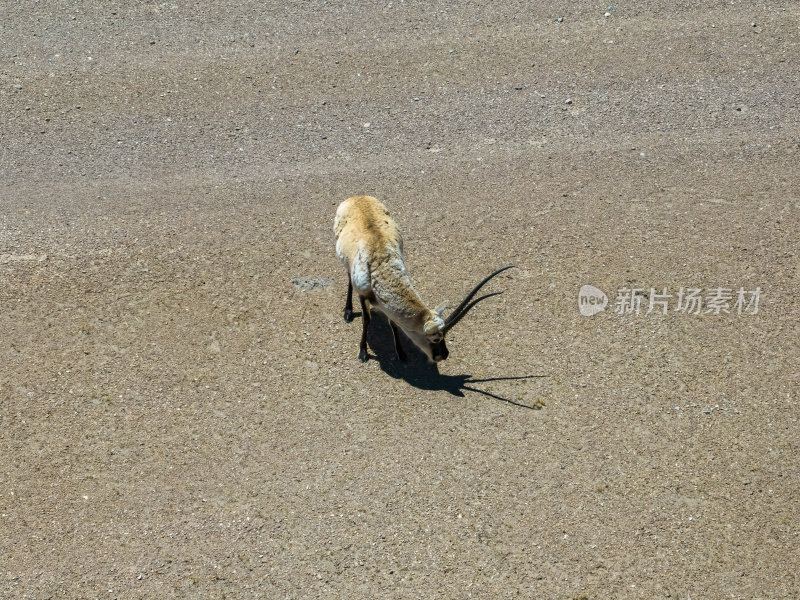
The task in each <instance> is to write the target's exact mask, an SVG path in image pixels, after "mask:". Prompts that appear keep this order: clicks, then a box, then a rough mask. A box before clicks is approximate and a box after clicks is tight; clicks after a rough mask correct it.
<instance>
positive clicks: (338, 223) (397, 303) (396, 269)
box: [333, 196, 514, 362]
mask: <svg viewBox="0 0 800 600" xmlns="http://www.w3.org/2000/svg"><path fill="white" fill-rule="evenodd" d="M333 230H334V233H335V235H336V254H337V256H338V257H339V260H341V261H342V263H343V264H344V267H345V268H346V269H347V275H348V281H347V300H346V302H345V307H344V320H345V321H346V322H348V323H349V322H351V321H352V320H353V317H354V316H355V315H354V314H353V288H355V289H356V292H357V293H358V299H359V300H360V302H361V319H362V325H363V326H362V330H361V346H360V352H359V354H358V358H359V359H360V360H361V362H366V361H367V358H368V355H367V329H368V328H369V323H370V320H371V319H370V310H371V309H377V310H379V311H380V312H382V313H383V314H384V315H386V317H387V319H388V320H389V326H390V327H391V329H392V336H393V338H394V349H395V353H396V354H397V358H398V360H400V361H402V362H405V361H406V355H405V353H404V351H403V349H402V348H401V346H400V339H399V336H398V332H397V328H398V326H399V327H400V329H402V330H403V332H404V333H405V334H406V336H408V338H409V339H410V340H411V341H412V342H413V343H414V344H415V345H416V346H417V347H418V348H419V349H420V350H422V351H423V352H424V353H425V355H426V356H427V357H428V359H430V360H433V361H435V362H439V361H442V360H445V359H446V358H447V357H448V356H449V355H450V352H449V351H448V350H447V345H446V344H445V339H444V338H445V335H446V334H447V332H448V331H449V330H450V329H452V328H453V326H455V324H456V323H458V322H459V321H460V320H461V319H463V318H464V315H466V314H467V313H468V312H469V311H470V310H471V309H472V308H473V307H474V306H475V305H476V304H477V303H478V302H480V301H481V300H485V299H486V298H489V297H491V296H496V295H498V294H502V293H503V292H492V293H491V294H485V295H483V296H481V297H480V298H478V299H477V300H472V298H473V297H474V296H475V294H477V293H478V290H480V289H481V288H482V287H483V286H484V284H486V282H488V281H489V280H490V279H491V278H492V277H494V276H496V275H497V274H499V273H502V272H503V271H505V270H506V269H511V268H512V267H513V266H514V265H508V266H507V267H503V268H502V269H498V270H497V271H495V272H494V273H492V274H491V275H489V276H488V277H486V279H484V280H483V281H481V282H480V283H479V284H478V285H476V286H475V287H474V288H473V290H472V291H471V292H470V293H469V294H467V296H466V298H464V300H463V301H462V302H461V304H459V305H458V307H456V309H455V310H454V311H453V312H451V313H450V314H449V315H448V316H447V318H443V317H442V314H443V313H444V310H445V308H446V307H447V303H446V302H445V303H443V304H441V305H439V306H438V307H436V308H434V309H433V310H431V309H430V308H428V307H427V306H426V305H425V304H424V303H423V302H422V299H421V298H420V297H419V294H417V292H416V291H415V290H414V288H413V287H412V286H411V281H410V280H409V278H408V275H407V274H406V267H405V263H404V262H403V238H402V235H401V234H400V230H399V229H398V227H397V224H396V223H395V222H394V220H393V219H392V218H391V217H390V216H389V211H388V210H387V209H386V207H385V206H384V205H383V204H382V203H381V202H380V201H378V200H377V199H376V198H373V197H372V196H353V197H352V198H348V199H347V200H345V201H344V202H342V203H341V204H340V205H339V208H338V209H337V210H336V219H335V220H334V224H333Z"/></svg>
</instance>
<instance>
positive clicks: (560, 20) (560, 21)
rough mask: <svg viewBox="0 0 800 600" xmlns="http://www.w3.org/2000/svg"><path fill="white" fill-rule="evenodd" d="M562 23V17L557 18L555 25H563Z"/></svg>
mask: <svg viewBox="0 0 800 600" xmlns="http://www.w3.org/2000/svg"><path fill="white" fill-rule="evenodd" d="M563 22H564V17H558V18H557V19H556V23H563Z"/></svg>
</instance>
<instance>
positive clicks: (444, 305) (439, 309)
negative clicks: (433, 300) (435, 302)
mask: <svg viewBox="0 0 800 600" xmlns="http://www.w3.org/2000/svg"><path fill="white" fill-rule="evenodd" d="M446 308H447V300H445V301H444V302H442V303H441V304H440V305H439V306H437V307H436V308H434V309H433V312H435V313H436V316H437V317H441V316H442V313H443V312H444V311H445V309H446Z"/></svg>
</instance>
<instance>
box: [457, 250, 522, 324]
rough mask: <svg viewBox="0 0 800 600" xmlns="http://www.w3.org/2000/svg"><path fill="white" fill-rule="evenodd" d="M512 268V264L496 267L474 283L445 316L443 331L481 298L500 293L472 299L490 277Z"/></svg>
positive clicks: (497, 293)
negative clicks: (492, 271) (481, 279)
mask: <svg viewBox="0 0 800 600" xmlns="http://www.w3.org/2000/svg"><path fill="white" fill-rule="evenodd" d="M513 268H514V265H508V266H507V267H503V268H502V269H498V270H497V271H495V272H494V273H492V274H491V275H489V276H488V277H487V278H486V279H484V280H483V281H481V282H480V283H479V284H478V285H476V286H475V287H474V288H473V290H472V291H471V292H470V293H469V294H467V297H466V298H464V301H463V302H462V303H461V304H459V305H458V306H457V307H456V309H455V310H454V311H453V312H451V313H450V314H449V315H448V316H447V318H446V319H445V321H444V328H443V331H445V332H446V331H448V330H449V329H450V328H451V327H453V326H454V325H455V324H456V323H458V322H459V321H460V320H461V319H462V318H463V317H464V315H466V314H467V313H468V312H469V311H470V310H471V309H472V307H473V306H475V305H476V304H477V303H478V302H480V301H481V300H486V298H491V297H492V296H497V295H499V294H502V293H503V292H492V293H491V294H486V295H484V296H481V297H480V298H478V299H477V300H472V299H473V298H474V297H475V294H477V293H478V291H479V290H480V289H481V288H482V287H483V286H484V285H486V283H487V282H488V281H489V280H490V279H491V278H492V277H494V276H495V275H499V274H500V273H502V272H503V271H505V270H506V269H513ZM470 300H472V302H470Z"/></svg>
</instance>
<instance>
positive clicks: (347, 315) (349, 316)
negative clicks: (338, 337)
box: [344, 308, 353, 323]
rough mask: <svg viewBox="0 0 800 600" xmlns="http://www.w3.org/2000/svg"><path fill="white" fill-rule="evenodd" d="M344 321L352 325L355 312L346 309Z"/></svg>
mask: <svg viewBox="0 0 800 600" xmlns="http://www.w3.org/2000/svg"><path fill="white" fill-rule="evenodd" d="M344 320H345V322H347V323H351V322H352V321H353V311H352V310H349V309H347V308H345V309H344Z"/></svg>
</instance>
